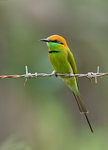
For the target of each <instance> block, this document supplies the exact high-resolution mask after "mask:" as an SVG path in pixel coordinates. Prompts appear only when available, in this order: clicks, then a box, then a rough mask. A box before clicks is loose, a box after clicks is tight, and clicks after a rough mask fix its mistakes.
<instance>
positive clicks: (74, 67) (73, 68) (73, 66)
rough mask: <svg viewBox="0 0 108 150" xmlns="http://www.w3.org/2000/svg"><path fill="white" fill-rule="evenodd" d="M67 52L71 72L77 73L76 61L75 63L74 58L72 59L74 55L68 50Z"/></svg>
mask: <svg viewBox="0 0 108 150" xmlns="http://www.w3.org/2000/svg"><path fill="white" fill-rule="evenodd" d="M67 52H68V55H67V59H68V61H69V63H70V65H71V67H72V70H73V73H74V74H77V68H76V63H75V60H74V56H73V54H72V53H71V51H70V50H67Z"/></svg>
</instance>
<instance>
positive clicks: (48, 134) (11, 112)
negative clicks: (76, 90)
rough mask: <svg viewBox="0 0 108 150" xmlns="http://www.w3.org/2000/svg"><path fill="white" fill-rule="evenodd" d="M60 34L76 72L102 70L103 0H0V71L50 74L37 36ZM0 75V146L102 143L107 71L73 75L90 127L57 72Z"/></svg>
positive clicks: (99, 147)
mask: <svg viewBox="0 0 108 150" xmlns="http://www.w3.org/2000/svg"><path fill="white" fill-rule="evenodd" d="M52 34H59V35H61V36H63V37H64V38H65V39H66V41H67V43H68V45H69V47H70V49H71V51H72V52H73V54H74V56H75V60H76V64H77V68H78V73H87V72H90V71H92V72H95V71H96V68H97V66H98V65H99V66H100V72H107V71H108V65H107V64H108V63H107V62H108V1H107V0H81V1H80V0H30V1H29V0H0V75H3V74H24V73H25V65H27V66H28V68H29V72H32V73H34V72H38V73H39V72H44V73H51V72H52V67H51V65H50V62H49V59H48V52H47V50H48V48H47V46H46V44H45V43H42V42H40V41H39V39H41V38H46V37H48V36H50V35H52ZM23 85H24V79H5V80H0V150H36V149H37V150H72V149H75V150H107V149H108V146H107V144H108V78H107V77H102V78H99V79H98V84H94V81H92V83H91V82H90V81H89V80H87V79H85V78H80V79H79V86H80V91H81V95H82V98H83V99H84V101H85V103H86V105H87V107H88V109H89V112H90V113H89V119H90V120H91V123H92V124H93V128H94V134H92V133H91V132H90V130H89V128H88V125H87V123H86V120H85V118H84V116H82V115H80V114H79V111H78V108H77V106H76V103H75V102H74V97H73V95H72V92H71V91H70V90H69V89H68V88H67V87H66V86H65V85H64V83H63V82H62V81H61V80H60V79H57V78H37V79H30V80H28V82H27V85H26V87H24V86H23Z"/></svg>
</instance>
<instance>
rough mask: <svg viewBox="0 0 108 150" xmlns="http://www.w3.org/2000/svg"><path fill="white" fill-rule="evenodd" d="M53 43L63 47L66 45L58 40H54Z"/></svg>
mask: <svg viewBox="0 0 108 150" xmlns="http://www.w3.org/2000/svg"><path fill="white" fill-rule="evenodd" d="M51 42H54V43H59V44H62V45H64V43H62V42H60V41H58V40H53V41H51Z"/></svg>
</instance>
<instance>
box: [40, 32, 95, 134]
mask: <svg viewBox="0 0 108 150" xmlns="http://www.w3.org/2000/svg"><path fill="white" fill-rule="evenodd" d="M41 41H44V42H46V43H47V45H48V48H49V50H48V56H49V59H50V62H51V64H52V67H53V69H54V71H55V72H56V73H62V74H69V73H71V74H77V68H76V63H75V60H74V56H73V54H72V53H71V51H70V49H69V47H68V46H67V43H66V41H65V39H64V38H63V37H61V36H59V35H52V36H49V37H48V38H46V39H41ZM58 77H59V78H61V79H62V80H63V81H64V82H65V84H66V85H67V86H68V87H69V88H70V89H71V91H72V92H73V94H74V96H75V99H76V102H77V105H78V108H79V110H80V112H81V113H83V114H84V115H85V117H86V119H87V122H88V125H89V127H90V129H91V131H92V132H93V129H92V126H91V124H90V121H89V119H88V117H87V113H88V111H87V109H86V107H85V105H84V103H83V102H82V100H81V97H80V92H79V89H78V80H77V77H71V78H70V77H66V76H58Z"/></svg>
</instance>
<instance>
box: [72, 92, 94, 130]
mask: <svg viewBox="0 0 108 150" xmlns="http://www.w3.org/2000/svg"><path fill="white" fill-rule="evenodd" d="M73 94H74V93H73ZM74 97H75V100H76V102H77V105H78V108H79V110H80V112H81V113H82V114H84V116H85V118H86V120H87V123H88V125H89V128H90V130H91V132H92V133H93V132H94V131H93V128H92V126H91V123H90V121H89V119H88V116H87V113H88V111H87V109H86V106H85V105H84V103H83V102H82V100H81V97H80V96H79V95H75V94H74Z"/></svg>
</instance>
